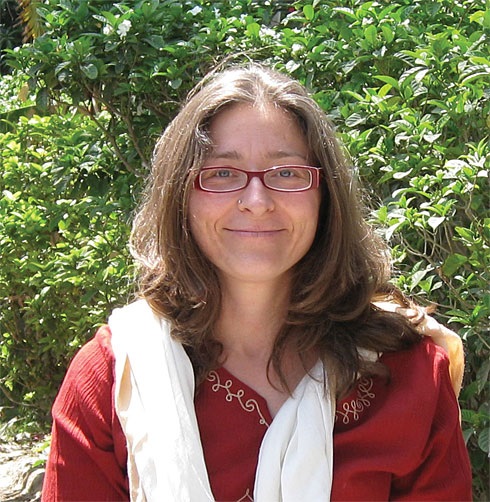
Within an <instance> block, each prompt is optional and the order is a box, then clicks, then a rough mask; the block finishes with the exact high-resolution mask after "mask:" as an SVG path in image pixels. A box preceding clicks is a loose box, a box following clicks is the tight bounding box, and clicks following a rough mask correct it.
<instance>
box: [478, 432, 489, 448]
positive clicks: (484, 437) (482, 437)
mask: <svg viewBox="0 0 490 502" xmlns="http://www.w3.org/2000/svg"><path fill="white" fill-rule="evenodd" d="M478 446H479V447H480V448H481V449H482V450H483V451H484V452H485V453H489V452H490V428H489V427H486V428H485V429H483V430H482V431H481V432H480V434H479V435H478Z"/></svg>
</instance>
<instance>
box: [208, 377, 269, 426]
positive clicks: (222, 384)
mask: <svg viewBox="0 0 490 502" xmlns="http://www.w3.org/2000/svg"><path fill="white" fill-rule="evenodd" d="M231 376H232V375H230V378H227V379H226V380H223V381H222V380H221V378H220V375H219V373H218V372H217V371H211V372H210V373H209V374H208V376H207V377H206V380H208V382H211V383H212V385H211V390H212V391H213V392H219V391H220V390H224V391H225V392H226V395H225V400H226V401H227V402H229V403H231V402H232V401H233V400H234V399H236V400H237V401H238V403H239V404H240V406H241V407H242V409H243V410H244V411H246V412H248V413H253V412H256V413H257V415H258V417H259V424H260V425H265V426H266V427H269V425H270V423H269V422H268V421H267V419H266V418H265V415H264V413H262V410H261V408H260V405H259V403H258V401H257V400H256V399H252V398H250V399H246V396H245V394H246V392H245V390H244V389H242V388H239V389H238V390H237V391H236V392H233V391H232V390H231V388H232V386H233V380H235V381H236V382H237V383H238V382H239V383H241V382H240V381H239V380H238V379H236V378H231Z"/></svg>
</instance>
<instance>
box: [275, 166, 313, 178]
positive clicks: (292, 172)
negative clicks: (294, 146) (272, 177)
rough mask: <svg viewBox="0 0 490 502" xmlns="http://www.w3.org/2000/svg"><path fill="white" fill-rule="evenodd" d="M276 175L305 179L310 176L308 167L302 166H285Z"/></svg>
mask: <svg viewBox="0 0 490 502" xmlns="http://www.w3.org/2000/svg"><path fill="white" fill-rule="evenodd" d="M276 175H277V176H278V177H279V178H289V179H295V178H296V179H301V180H305V179H308V177H309V172H308V170H307V169H304V168H302V167H294V166H284V167H281V168H280V169H278V170H277V172H276Z"/></svg>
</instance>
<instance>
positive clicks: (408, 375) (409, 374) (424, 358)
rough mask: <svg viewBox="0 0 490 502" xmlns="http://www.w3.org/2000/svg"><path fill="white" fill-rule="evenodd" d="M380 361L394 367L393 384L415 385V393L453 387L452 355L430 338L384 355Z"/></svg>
mask: <svg viewBox="0 0 490 502" xmlns="http://www.w3.org/2000/svg"><path fill="white" fill-rule="evenodd" d="M380 362H381V363H383V364H384V365H385V366H387V367H388V369H389V370H390V383H391V385H393V386H401V387H404V388H405V387H407V388H411V389H412V391H413V392H417V390H419V391H421V390H422V388H423V391H424V393H425V394H426V393H427V392H430V391H431V390H432V391H433V392H438V391H439V390H440V387H441V386H444V387H446V386H447V387H450V388H452V386H451V381H450V376H449V357H448V355H447V353H446V351H445V350H444V349H443V348H442V347H440V346H439V345H436V344H435V343H434V342H433V341H432V340H431V339H430V338H429V337H425V338H424V339H423V340H422V341H421V342H420V343H416V344H415V345H413V346H412V347H410V348H409V349H407V350H401V351H397V352H392V353H386V354H383V356H382V357H381V358H380Z"/></svg>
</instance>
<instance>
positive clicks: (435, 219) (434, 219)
mask: <svg viewBox="0 0 490 502" xmlns="http://www.w3.org/2000/svg"><path fill="white" fill-rule="evenodd" d="M445 220H446V218H445V216H431V217H430V218H429V219H428V220H427V223H428V225H429V226H430V227H431V228H432V229H433V230H435V229H436V228H437V227H438V226H440V225H442V223H444V221H445Z"/></svg>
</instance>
